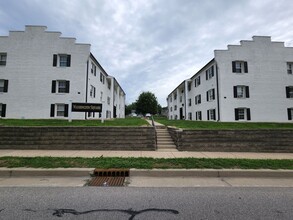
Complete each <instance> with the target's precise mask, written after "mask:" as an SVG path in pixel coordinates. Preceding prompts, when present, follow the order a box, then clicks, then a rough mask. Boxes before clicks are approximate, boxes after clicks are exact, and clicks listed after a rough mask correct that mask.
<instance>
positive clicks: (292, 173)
mask: <svg viewBox="0 0 293 220" xmlns="http://www.w3.org/2000/svg"><path fill="white" fill-rule="evenodd" d="M93 171H94V168H56V169H34V168H0V177H24V176H28V177H29V176H30V177H34V176H52V177H53V176H55V177H60V176H62V177H84V176H90V175H91V174H93ZM129 175H130V177H136V176H137V177H139V176H140V177H250V178H257V177H275V178H293V170H267V169H266V170H242V169H222V170H218V169H152V170H148V169H130V172H129Z"/></svg>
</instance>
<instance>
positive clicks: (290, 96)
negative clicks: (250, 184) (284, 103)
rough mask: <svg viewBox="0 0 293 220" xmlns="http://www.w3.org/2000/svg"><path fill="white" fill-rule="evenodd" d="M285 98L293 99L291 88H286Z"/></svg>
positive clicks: (292, 89) (292, 87)
mask: <svg viewBox="0 0 293 220" xmlns="http://www.w3.org/2000/svg"><path fill="white" fill-rule="evenodd" d="M286 97H287V98H293V86H287V87H286Z"/></svg>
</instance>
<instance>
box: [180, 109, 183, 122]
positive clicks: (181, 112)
mask: <svg viewBox="0 0 293 220" xmlns="http://www.w3.org/2000/svg"><path fill="white" fill-rule="evenodd" d="M182 119H183V108H180V120H182Z"/></svg>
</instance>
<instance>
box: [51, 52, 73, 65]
mask: <svg viewBox="0 0 293 220" xmlns="http://www.w3.org/2000/svg"><path fill="white" fill-rule="evenodd" d="M57 63H58V65H59V67H70V64H71V55H68V54H54V55H53V66H58V65H57Z"/></svg>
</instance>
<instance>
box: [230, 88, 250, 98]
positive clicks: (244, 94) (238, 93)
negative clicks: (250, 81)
mask: <svg viewBox="0 0 293 220" xmlns="http://www.w3.org/2000/svg"><path fill="white" fill-rule="evenodd" d="M233 90H234V98H249V87H248V86H234V87H233Z"/></svg>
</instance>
